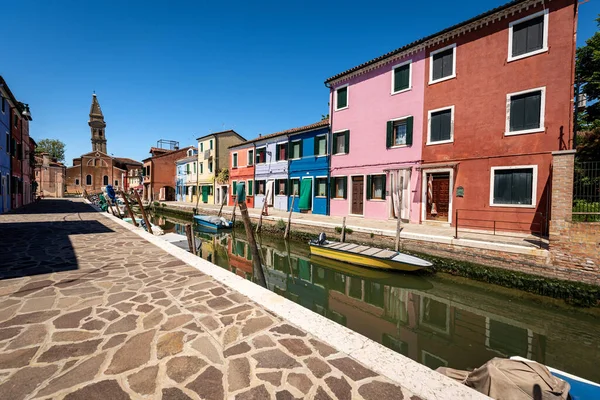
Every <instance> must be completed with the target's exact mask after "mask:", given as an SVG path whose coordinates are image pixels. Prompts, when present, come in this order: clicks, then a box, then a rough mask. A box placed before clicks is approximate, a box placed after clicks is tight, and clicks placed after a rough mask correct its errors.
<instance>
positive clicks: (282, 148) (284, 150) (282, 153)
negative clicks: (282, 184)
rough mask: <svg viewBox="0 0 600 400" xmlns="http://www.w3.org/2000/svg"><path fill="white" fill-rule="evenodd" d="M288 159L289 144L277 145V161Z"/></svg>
mask: <svg viewBox="0 0 600 400" xmlns="http://www.w3.org/2000/svg"><path fill="white" fill-rule="evenodd" d="M287 159H288V143H287V142H283V143H277V145H275V160H276V161H285V160H287Z"/></svg>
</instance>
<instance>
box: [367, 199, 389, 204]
mask: <svg viewBox="0 0 600 400" xmlns="http://www.w3.org/2000/svg"><path fill="white" fill-rule="evenodd" d="M367 201H374V202H376V203H385V199H369V200H367Z"/></svg>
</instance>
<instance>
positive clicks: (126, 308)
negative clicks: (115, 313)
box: [115, 301, 135, 313]
mask: <svg viewBox="0 0 600 400" xmlns="http://www.w3.org/2000/svg"><path fill="white" fill-rule="evenodd" d="M133 306H135V304H134V303H129V302H127V301H124V302H122V303H119V304H116V305H115V308H116V309H117V310H119V311H122V312H124V313H128V312H130V311H131V310H132V309H133Z"/></svg>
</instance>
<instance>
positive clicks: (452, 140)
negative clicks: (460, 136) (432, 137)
mask: <svg viewBox="0 0 600 400" xmlns="http://www.w3.org/2000/svg"><path fill="white" fill-rule="evenodd" d="M446 143H454V139H450V140H440V141H439V142H427V143H425V145H426V146H435V145H437V144H446Z"/></svg>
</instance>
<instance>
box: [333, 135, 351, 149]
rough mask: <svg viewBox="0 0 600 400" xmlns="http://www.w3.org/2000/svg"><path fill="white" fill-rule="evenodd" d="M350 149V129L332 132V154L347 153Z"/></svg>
mask: <svg viewBox="0 0 600 400" xmlns="http://www.w3.org/2000/svg"><path fill="white" fill-rule="evenodd" d="M349 150H350V131H343V132H334V133H333V154H348V152H349Z"/></svg>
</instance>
